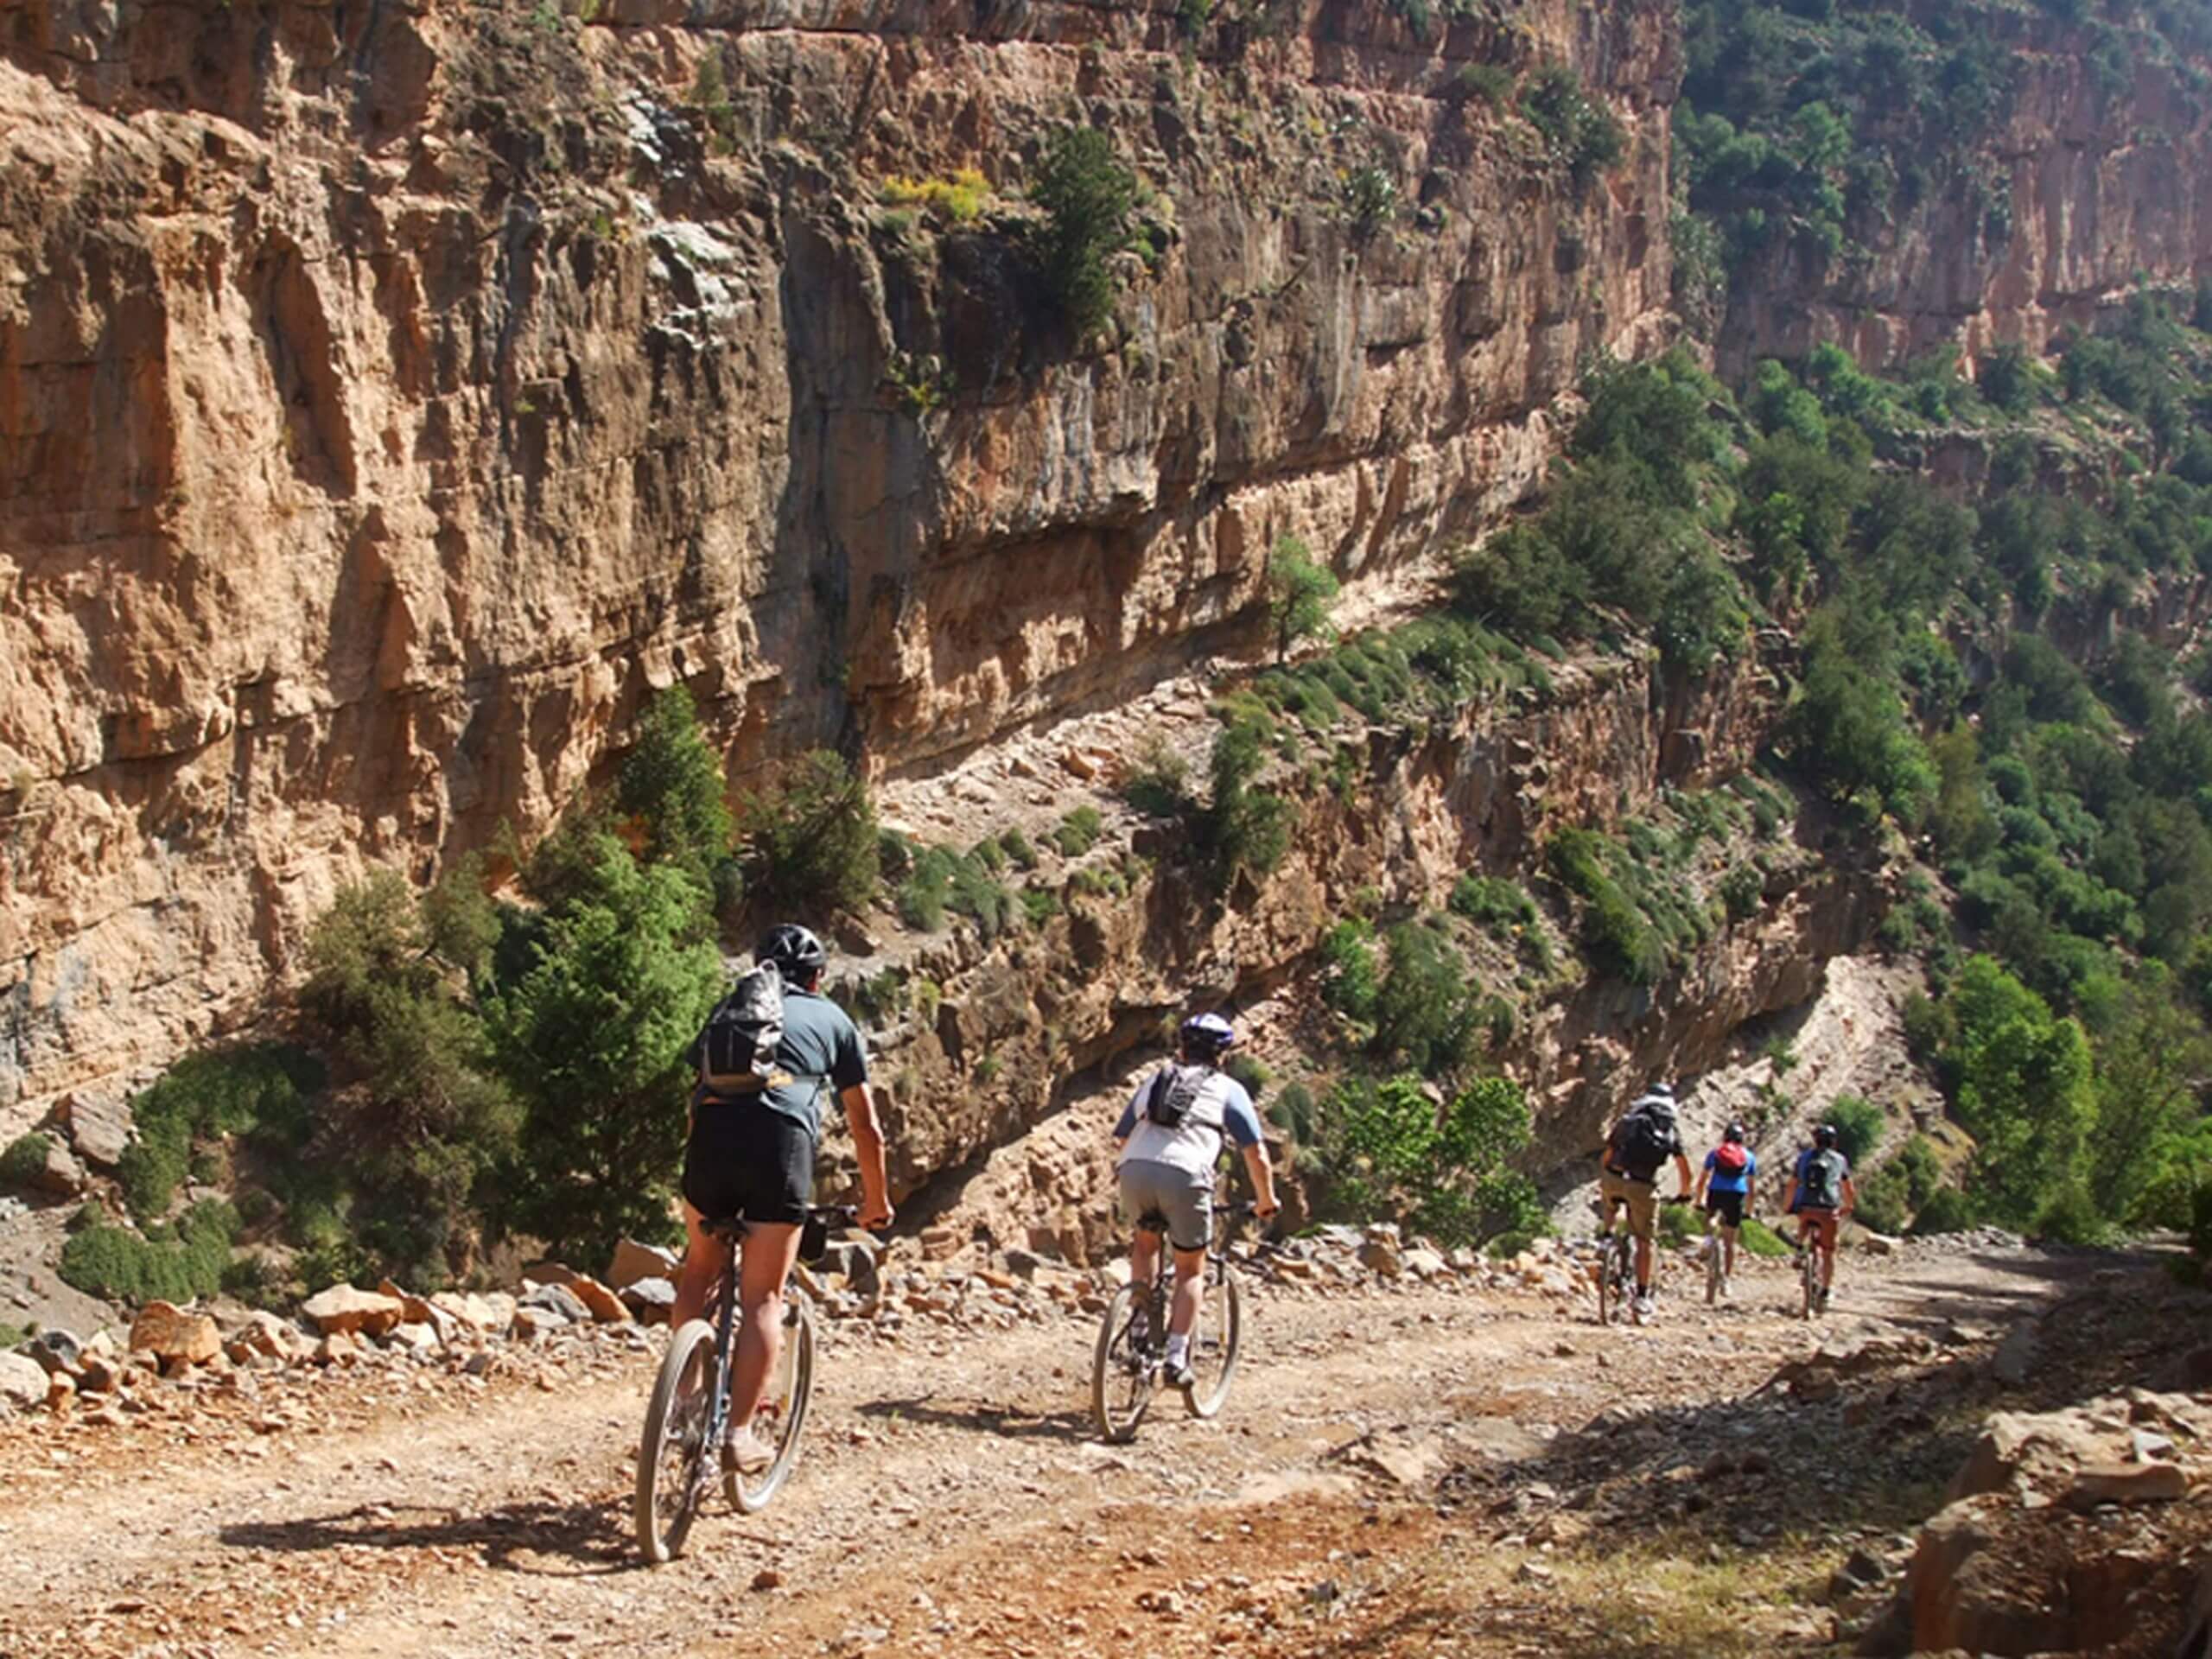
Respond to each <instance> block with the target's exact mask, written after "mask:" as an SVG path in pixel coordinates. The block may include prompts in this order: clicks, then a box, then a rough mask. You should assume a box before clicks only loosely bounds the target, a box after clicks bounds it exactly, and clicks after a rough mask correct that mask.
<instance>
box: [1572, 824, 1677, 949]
mask: <svg viewBox="0 0 2212 1659" xmlns="http://www.w3.org/2000/svg"><path fill="white" fill-rule="evenodd" d="M1546 861H1547V862H1548V864H1549V865H1550V867H1551V870H1552V874H1554V876H1556V877H1557V878H1558V879H1559V880H1560V885H1561V886H1563V887H1566V888H1567V891H1568V892H1570V893H1573V894H1574V895H1575V896H1576V897H1577V898H1579V899H1581V900H1582V901H1583V903H1582V943H1583V944H1584V945H1585V947H1586V948H1587V949H1588V950H1589V951H1590V954H1591V957H1592V961H1593V962H1594V963H1596V965H1597V966H1598V967H1599V969H1601V970H1602V971H1605V972H1609V973H1613V974H1617V975H1618V976H1620V977H1621V978H1623V979H1625V980H1626V981H1628V982H1629V983H1630V984H1631V985H1649V984H1653V983H1656V982H1657V980H1658V978H1659V976H1661V975H1662V974H1663V973H1664V972H1665V971H1666V968H1667V947H1666V943H1665V941H1664V940H1663V939H1662V938H1660V936H1659V934H1658V933H1657V932H1656V931H1655V930H1654V929H1653V927H1652V925H1651V924H1650V922H1649V920H1647V919H1646V918H1645V916H1644V913H1643V910H1642V909H1641V908H1640V907H1639V906H1637V903H1636V902H1635V900H1634V899H1630V897H1629V895H1628V893H1627V892H1626V891H1625V890H1624V888H1623V887H1621V885H1620V883H1619V882H1618V881H1617V880H1614V879H1613V877H1612V875H1611V873H1610V872H1609V870H1608V868H1607V865H1608V863H1609V861H1610V856H1609V851H1608V849H1607V847H1606V843H1605V837H1603V836H1599V835H1598V834H1596V833H1595V832H1593V831H1592V830H1588V829H1562V830H1561V831H1560V833H1559V834H1558V835H1556V836H1553V837H1552V841H1551V844H1550V846H1549V847H1548V849H1546Z"/></svg>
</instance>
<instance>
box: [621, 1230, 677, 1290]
mask: <svg viewBox="0 0 2212 1659" xmlns="http://www.w3.org/2000/svg"><path fill="white" fill-rule="evenodd" d="M679 1259H680V1258H679V1257H678V1256H677V1254H676V1252H675V1251H674V1250H664V1249H662V1248H661V1247H660V1246H659V1245H658V1244H640V1243H638V1242H637V1241H636V1240H635V1239H629V1238H626V1239H624V1240H623V1241H622V1242H621V1243H620V1244H617V1245H616V1246H615V1247H614V1260H613V1261H612V1262H609V1263H608V1264H607V1284H608V1285H609V1286H611V1287H613V1289H614V1290H615V1291H616V1292H617V1293H618V1294H619V1293H620V1292H622V1291H626V1290H627V1289H629V1288H630V1287H631V1286H632V1285H634V1284H637V1283H638V1282H639V1281H641V1280H645V1279H671V1280H672V1279H674V1278H675V1277H676V1269H677V1262H678V1261H679Z"/></svg>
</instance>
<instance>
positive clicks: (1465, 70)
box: [1455, 63, 1514, 110]
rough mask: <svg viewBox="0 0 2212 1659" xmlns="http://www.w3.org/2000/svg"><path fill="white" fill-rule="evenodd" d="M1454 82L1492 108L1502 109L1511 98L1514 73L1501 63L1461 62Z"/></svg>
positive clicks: (1472, 96) (1469, 94)
mask: <svg viewBox="0 0 2212 1659" xmlns="http://www.w3.org/2000/svg"><path fill="white" fill-rule="evenodd" d="M1455 84H1456V85H1457V86H1459V89H1460V90H1461V91H1462V92H1465V93H1466V94H1467V95H1468V96H1470V97H1471V98H1475V99H1480V100H1481V101H1482V102H1483V103H1484V104H1487V105H1489V106H1490V107H1491V109H1493V110H1502V109H1503V108H1504V107H1505V106H1506V105H1508V104H1510V102H1511V101H1512V99H1513V86H1514V74H1513V72H1512V71H1511V70H1510V69H1509V68H1507V67H1505V66H1504V65H1503V64H1502V63H1466V64H1462V65H1460V67H1459V74H1458V76H1457V77H1455Z"/></svg>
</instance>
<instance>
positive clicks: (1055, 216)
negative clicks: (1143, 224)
mask: <svg viewBox="0 0 2212 1659" xmlns="http://www.w3.org/2000/svg"><path fill="white" fill-rule="evenodd" d="M1029 194H1030V198H1031V200H1033V201H1035V202H1036V203H1037V205H1038V206H1039V207H1042V208H1043V209H1044V210H1045V216H1046V229H1045V232H1044V234H1043V235H1042V236H1041V237H1040V238H1039V245H1038V254H1039V264H1040V265H1041V267H1042V273H1043V276H1044V279H1045V286H1046V291H1047V292H1049V293H1050V294H1051V295H1052V299H1053V301H1054V302H1055V303H1056V304H1057V305H1058V307H1059V309H1060V315H1062V316H1063V317H1064V318H1065V319H1066V321H1067V324H1068V326H1069V327H1070V328H1071V330H1072V331H1073V332H1074V333H1075V334H1077V336H1078V337H1086V336H1088V335H1090V334H1094V333H1096V331H1097V330H1098V329H1099V328H1101V327H1103V326H1104V325H1105V323H1106V321H1107V320H1108V319H1109V317H1111V316H1112V315H1113V310H1114V299H1115V281H1114V275H1113V272H1112V270H1110V269H1109V265H1108V262H1109V260H1110V259H1112V258H1113V257H1114V256H1115V255H1116V254H1117V253H1119V252H1121V251H1122V249H1123V248H1125V247H1127V246H1128V241H1129V215H1130V213H1131V211H1132V210H1133V209H1134V208H1135V206H1136V195H1137V181H1136V176H1135V175H1134V174H1132V173H1131V172H1130V171H1129V170H1128V168H1125V167H1123V166H1122V164H1121V163H1120V162H1118V161H1116V159H1115V157H1114V146H1113V143H1112V141H1111V140H1109V138H1108V137H1107V136H1106V135H1105V134H1104V133H1103V132H1101V131H1099V130H1097V129H1096V127H1063V128H1061V129H1060V130H1058V131H1057V132H1055V133H1054V134H1053V135H1052V137H1050V138H1049V139H1047V140H1046V143H1045V153H1044V156H1043V159H1042V160H1041V162H1039V166H1038V169H1037V176H1036V179H1035V181H1034V182H1033V184H1032V185H1031V186H1030V189H1029Z"/></svg>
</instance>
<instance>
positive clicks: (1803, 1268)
mask: <svg viewBox="0 0 2212 1659" xmlns="http://www.w3.org/2000/svg"><path fill="white" fill-rule="evenodd" d="M1797 1285H1798V1292H1799V1301H1798V1306H1797V1317H1798V1318H1799V1319H1805V1320H1808V1321H1809V1320H1810V1319H1812V1317H1813V1314H1814V1313H1815V1310H1816V1309H1817V1307H1818V1306H1819V1304H1820V1288H1821V1258H1820V1254H1819V1252H1818V1251H1815V1250H1807V1251H1805V1252H1804V1253H1803V1254H1802V1255H1800V1256H1799V1257H1798V1258H1797Z"/></svg>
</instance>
